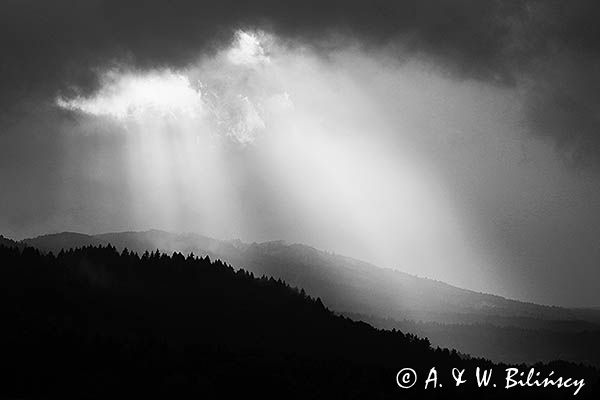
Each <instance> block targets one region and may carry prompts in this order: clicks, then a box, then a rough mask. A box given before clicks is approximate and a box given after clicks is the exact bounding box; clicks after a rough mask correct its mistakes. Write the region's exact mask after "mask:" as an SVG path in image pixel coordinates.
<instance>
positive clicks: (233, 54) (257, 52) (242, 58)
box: [227, 31, 270, 65]
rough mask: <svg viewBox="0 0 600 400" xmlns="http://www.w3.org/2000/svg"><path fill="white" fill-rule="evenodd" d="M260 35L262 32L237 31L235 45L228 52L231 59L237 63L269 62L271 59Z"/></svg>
mask: <svg viewBox="0 0 600 400" xmlns="http://www.w3.org/2000/svg"><path fill="white" fill-rule="evenodd" d="M260 36H261V35H260V34H253V33H248V32H244V31H237V32H236V39H235V42H234V46H233V47H232V48H231V49H230V50H229V51H228V52H227V58H228V59H229V61H231V63H233V64H236V65H255V64H260V63H268V62H269V61H270V59H269V57H268V56H267V55H266V54H265V49H264V47H263V44H262V43H261V41H260V40H259V37H260Z"/></svg>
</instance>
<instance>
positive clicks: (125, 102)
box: [57, 70, 203, 120]
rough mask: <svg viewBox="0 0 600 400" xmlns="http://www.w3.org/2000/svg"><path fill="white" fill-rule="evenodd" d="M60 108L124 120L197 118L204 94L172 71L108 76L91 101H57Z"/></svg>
mask: <svg viewBox="0 0 600 400" xmlns="http://www.w3.org/2000/svg"><path fill="white" fill-rule="evenodd" d="M57 104H58V105H59V106H60V107H63V108H66V109H69V110H76V111H81V112H84V113H86V114H91V115H96V116H109V117H113V118H116V119H120V120H124V119H126V118H134V119H140V118H143V117H144V116H145V115H148V114H152V115H155V116H156V115H158V116H161V117H172V118H177V117H180V116H186V117H191V118H194V117H197V116H199V115H201V113H202V110H203V104H202V94H201V92H200V90H199V89H196V88H194V87H192V84H191V83H190V81H189V79H188V78H187V77H186V76H185V75H183V74H180V73H176V72H172V71H170V70H166V71H161V72H150V73H145V74H143V75H138V74H133V73H128V74H118V73H116V72H108V73H106V75H105V77H104V83H103V85H102V87H101V89H100V90H99V91H98V92H97V93H96V94H95V95H94V96H92V97H81V96H79V97H75V98H73V99H65V98H62V97H61V98H58V99H57Z"/></svg>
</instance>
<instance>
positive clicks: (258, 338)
mask: <svg viewBox="0 0 600 400" xmlns="http://www.w3.org/2000/svg"><path fill="white" fill-rule="evenodd" d="M0 289H1V290H0V315H2V318H3V323H4V326H3V329H1V330H0V353H1V354H2V357H0V397H3V398H7V397H8V398H74V399H75V398H77V399H81V398H97V399H104V398H114V397H119V398H120V397H133V398H148V397H150V398H184V397H185V398H189V397H193V398H241V397H244V398H247V397H251V398H254V397H257V398H265V397H267V396H268V397H269V398H270V397H276V398H298V399H300V398H301V399H306V398H398V397H399V396H400V397H402V398H423V396H425V397H426V398H439V396H440V395H442V394H443V395H447V396H450V397H452V398H453V397H457V396H460V398H465V399H468V398H482V397H485V398H504V397H505V395H506V391H505V390H504V389H503V388H502V387H501V386H502V385H503V380H502V374H503V372H504V369H505V368H506V367H507V366H506V365H494V364H492V363H491V362H489V361H487V360H483V359H471V358H465V357H461V356H460V355H459V354H457V353H456V352H454V351H449V350H447V349H444V350H441V349H432V348H431V347H430V346H429V342H428V341H427V340H424V339H419V338H417V337H415V336H413V335H408V334H404V333H401V332H398V331H383V330H378V329H375V328H373V327H372V326H370V325H368V324H365V323H362V322H355V321H352V320H350V319H348V318H344V317H341V316H338V315H335V314H334V313H332V312H331V311H329V310H328V309H327V308H326V307H325V306H324V305H323V303H322V302H321V300H320V299H315V298H311V297H308V296H307V295H306V294H305V293H304V292H303V291H301V290H298V289H294V288H291V287H290V286H289V285H287V284H286V283H284V282H282V281H276V280H274V279H272V278H269V279H267V278H261V279H258V278H256V277H254V276H252V274H250V273H248V272H246V271H243V270H238V271H236V270H234V269H233V268H231V267H229V266H227V265H224V264H223V263H222V262H221V261H210V260H208V259H207V258H202V259H199V258H195V257H185V256H183V255H181V254H174V255H173V256H167V255H165V254H159V253H158V252H153V253H152V254H147V255H143V256H142V257H139V256H137V255H135V254H131V253H129V252H122V253H119V252H117V251H116V250H115V249H114V248H113V247H93V248H92V247H87V248H84V249H79V250H69V251H66V252H61V253H59V254H58V255H56V256H55V255H52V254H45V255H44V254H42V253H40V252H39V251H38V250H36V249H34V248H25V249H24V250H20V249H15V248H14V247H13V248H7V247H4V246H0ZM407 366H409V367H411V368H414V369H415V370H416V371H418V373H419V374H420V382H419V385H416V386H414V387H413V388H412V389H409V390H401V389H400V388H399V387H398V385H397V383H396V379H397V378H396V374H397V372H398V371H399V370H400V369H402V368H404V367H407ZM432 366H435V367H436V368H437V369H438V370H439V371H440V375H442V374H443V376H444V381H443V382H444V385H443V386H444V387H443V390H442V387H441V386H442V385H440V387H439V388H438V389H435V390H430V391H425V390H424V386H423V382H424V380H425V376H426V374H427V371H429V369H430V368H431V367H432ZM477 367H480V368H486V369H487V368H494V369H495V371H496V372H495V374H498V375H499V377H498V378H497V381H496V382H498V383H499V384H500V387H493V386H491V385H490V386H489V387H486V388H478V387H477V385H476V381H475V378H474V377H473V376H474V374H475V372H474V371H475V369H476V368H477ZM452 368H465V369H466V370H467V371H468V373H467V375H469V379H468V381H467V382H466V383H465V384H464V385H462V386H461V387H460V388H455V387H454V385H453V384H448V383H451V382H452V381H451V380H450V379H451V378H450V371H451V369H452ZM520 368H523V370H524V371H528V369H525V367H524V366H520ZM535 368H536V371H538V372H539V373H540V374H543V376H548V374H549V373H550V371H555V372H554V373H557V374H560V375H561V376H569V377H576V378H577V379H582V378H583V379H585V380H586V381H585V382H586V384H585V386H582V390H581V392H580V393H579V395H578V398H594V396H595V395H597V392H598V383H597V380H598V379H597V374H598V371H597V370H595V369H593V368H589V367H583V366H577V365H574V364H569V363H564V362H555V363H552V364H549V365H536V366H535ZM440 379H442V378H440ZM575 390H576V389H575V388H563V389H562V390H561V389H558V388H556V387H551V388H538V387H535V388H514V389H511V391H510V394H511V396H513V397H514V396H527V398H566V397H568V398H571V397H572V396H573V393H574V392H575ZM234 395H235V397H233V396H234Z"/></svg>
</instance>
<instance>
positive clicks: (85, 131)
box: [0, 0, 600, 306]
mask: <svg viewBox="0 0 600 400" xmlns="http://www.w3.org/2000/svg"><path fill="white" fill-rule="evenodd" d="M598 17H600V6H599V5H598V4H597V3H596V2H594V1H583V0H581V1H580V0H576V1H571V2H558V1H543V2H542V1H509V2H506V1H504V2H500V1H489V2H482V1H468V0H462V1H461V0H457V1H433V0H426V1H411V0H409V1H395V2H388V1H374V2H358V1H356V2H355V1H344V2H342V1H319V2H311V1H303V2H296V1H290V2H274V1H262V0H260V1H256V2H252V4H248V5H241V4H238V2H230V1H220V2H209V1H204V2H202V1H201V2H192V1H174V2H168V3H167V2H159V1H146V2H139V1H119V2H117V1H109V0H96V1H89V2H77V1H64V0H62V1H61V0H59V1H56V2H53V3H52V4H51V5H50V4H46V3H45V2H37V1H6V2H3V3H2V5H0V49H2V58H1V61H0V93H1V95H0V185H1V191H0V233H2V234H3V235H5V236H9V237H13V238H16V239H22V238H25V237H30V236H36V235H40V234H45V233H52V232H61V231H77V232H83V233H101V232H108V231H122V230H144V229H151V228H155V229H165V230H170V231H177V232H196V233H200V234H205V235H208V236H213V237H217V238H223V239H230V238H231V239H233V238H240V239H242V240H244V241H247V242H253V241H257V242H260V241H268V240H279V239H283V240H287V241H289V242H299V243H305V244H308V245H311V246H314V247H317V248H320V249H324V250H328V251H333V252H336V253H340V254H344V255H349V256H352V257H356V258H359V259H363V260H366V261H369V262H373V263H375V264H377V265H380V266H384V267H389V268H396V269H399V270H402V271H405V272H408V273H411V274H415V275H419V276H424V277H429V278H433V279H438V280H442V281H445V282H448V283H451V284H454V285H457V286H460V287H464V288H468V289H472V290H476V291H482V292H488V293H494V294H499V295H503V296H507V297H510V298H515V299H519V300H525V301H532V302H538V303H543V304H555V305H566V306H597V305H600V290H598V288H599V286H600V268H599V263H600V239H599V238H600V168H599V167H600V135H599V128H600V120H599V116H600V90H598V89H599V88H600V68H599V67H600V49H598V47H597V44H596V42H597V38H598V37H600V32H599V30H600V28H599V26H598V24H597V23H596V21H597V18H598Z"/></svg>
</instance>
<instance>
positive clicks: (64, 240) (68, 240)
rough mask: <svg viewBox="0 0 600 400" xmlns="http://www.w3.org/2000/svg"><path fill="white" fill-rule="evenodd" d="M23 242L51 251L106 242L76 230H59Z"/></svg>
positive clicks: (105, 243)
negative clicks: (58, 231)
mask: <svg viewBox="0 0 600 400" xmlns="http://www.w3.org/2000/svg"><path fill="white" fill-rule="evenodd" d="M24 242H25V243H27V244H28V245H30V246H33V247H36V248H38V249H40V250H43V251H52V252H55V253H58V252H59V251H60V250H61V249H65V250H68V249H70V248H78V247H84V246H106V245H107V244H108V242H106V241H104V240H102V239H98V238H95V237H94V236H90V235H85V234H83V233H76V232H61V233H53V234H50V235H43V236H38V237H35V238H31V239H25V240H24Z"/></svg>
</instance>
